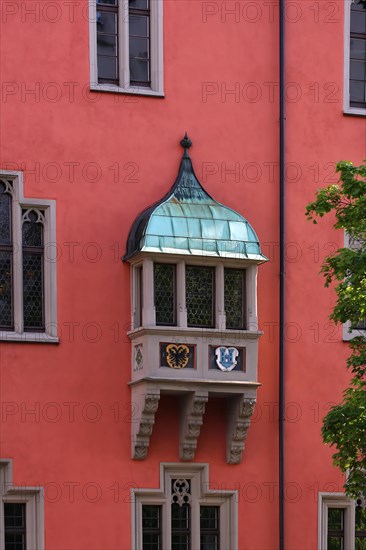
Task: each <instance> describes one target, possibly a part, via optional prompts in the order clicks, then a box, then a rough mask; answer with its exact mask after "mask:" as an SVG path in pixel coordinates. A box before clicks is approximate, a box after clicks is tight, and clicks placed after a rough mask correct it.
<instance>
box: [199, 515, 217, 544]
mask: <svg viewBox="0 0 366 550" xmlns="http://www.w3.org/2000/svg"><path fill="white" fill-rule="evenodd" d="M200 530H201V531H200V534H201V548H200V550H220V507H219V506H201V508H200Z"/></svg>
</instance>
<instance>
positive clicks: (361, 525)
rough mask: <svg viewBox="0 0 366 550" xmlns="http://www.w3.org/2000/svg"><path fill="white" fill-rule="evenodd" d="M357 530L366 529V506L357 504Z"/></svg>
mask: <svg viewBox="0 0 366 550" xmlns="http://www.w3.org/2000/svg"><path fill="white" fill-rule="evenodd" d="M355 524H356V531H357V530H359V529H362V530H366V508H361V507H360V506H356V519H355Z"/></svg>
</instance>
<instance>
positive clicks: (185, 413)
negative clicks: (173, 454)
mask: <svg viewBox="0 0 366 550" xmlns="http://www.w3.org/2000/svg"><path fill="white" fill-rule="evenodd" d="M207 401H208V393H207V392H206V393H200V394H199V393H197V392H195V393H193V394H189V395H187V396H185V397H184V398H183V403H182V409H181V429H180V441H179V447H180V458H181V460H193V459H194V455H195V452H196V448H197V442H198V438H199V435H200V432H201V426H202V424H203V415H204V412H205V406H206V403H207Z"/></svg>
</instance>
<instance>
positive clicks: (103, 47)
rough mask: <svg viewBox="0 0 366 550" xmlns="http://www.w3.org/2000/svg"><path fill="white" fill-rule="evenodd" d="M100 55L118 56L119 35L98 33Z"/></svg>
mask: <svg viewBox="0 0 366 550" xmlns="http://www.w3.org/2000/svg"><path fill="white" fill-rule="evenodd" d="M98 55H109V56H110V57H113V56H115V57H117V36H113V35H111V34H99V33H98Z"/></svg>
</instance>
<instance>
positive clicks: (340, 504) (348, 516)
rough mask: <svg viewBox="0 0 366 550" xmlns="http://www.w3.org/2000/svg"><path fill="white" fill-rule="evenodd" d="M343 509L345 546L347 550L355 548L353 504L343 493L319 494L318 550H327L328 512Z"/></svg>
mask: <svg viewBox="0 0 366 550" xmlns="http://www.w3.org/2000/svg"><path fill="white" fill-rule="evenodd" d="M329 508H343V509H344V510H345V524H344V533H345V545H344V547H345V548H346V549H347V550H354V548H355V536H354V533H355V502H354V501H353V500H350V499H349V498H347V497H346V495H345V494H344V493H319V500H318V550H328V545H327V538H328V510H329Z"/></svg>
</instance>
